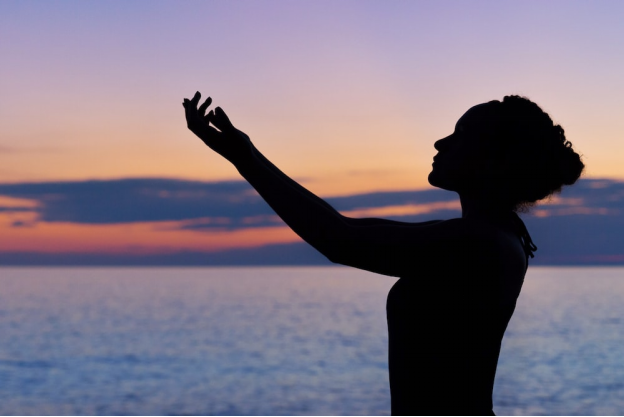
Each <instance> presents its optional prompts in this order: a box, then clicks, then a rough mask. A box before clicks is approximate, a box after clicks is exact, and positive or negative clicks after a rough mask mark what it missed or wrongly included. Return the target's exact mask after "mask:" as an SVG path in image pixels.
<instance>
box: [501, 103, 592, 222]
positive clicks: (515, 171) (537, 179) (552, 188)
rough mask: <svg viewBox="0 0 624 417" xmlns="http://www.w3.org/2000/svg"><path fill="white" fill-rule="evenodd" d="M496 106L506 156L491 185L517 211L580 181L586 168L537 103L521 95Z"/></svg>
mask: <svg viewBox="0 0 624 417" xmlns="http://www.w3.org/2000/svg"><path fill="white" fill-rule="evenodd" d="M494 103H496V104H497V106H498V110H499V119H498V124H497V132H498V134H497V135H496V136H497V137H498V140H500V141H501V142H502V143H503V146H504V148H505V149H506V151H505V152H504V155H506V156H505V157H502V159H503V160H501V163H500V164H499V167H500V168H499V169H500V171H499V172H498V173H497V177H498V179H496V180H494V181H495V184H492V185H493V186H495V187H497V188H498V189H499V190H501V193H502V197H503V198H505V199H506V200H507V201H508V203H509V204H510V205H512V206H513V209H514V210H516V211H518V210H521V211H523V210H524V209H527V208H528V207H530V206H532V205H534V204H535V202H537V201H538V200H541V199H544V198H546V197H548V196H549V195H551V194H554V193H556V192H559V191H560V190H561V187H563V186H564V185H572V184H574V183H575V182H576V181H577V180H578V179H579V178H580V176H581V174H582V172H583V169H584V168H585V165H584V164H583V162H582V161H581V157H580V155H579V154H578V153H576V152H575V151H574V149H573V148H572V143H571V142H570V141H568V140H567V139H566V137H565V132H564V130H563V128H562V127H561V126H559V125H555V124H554V123H553V121H552V119H551V118H550V116H549V115H548V114H547V113H546V112H544V111H543V110H542V109H541V108H540V107H539V106H538V105H537V104H535V103H534V102H532V101H531V100H529V99H528V98H526V97H520V96H505V97H504V99H503V101H502V102H494Z"/></svg>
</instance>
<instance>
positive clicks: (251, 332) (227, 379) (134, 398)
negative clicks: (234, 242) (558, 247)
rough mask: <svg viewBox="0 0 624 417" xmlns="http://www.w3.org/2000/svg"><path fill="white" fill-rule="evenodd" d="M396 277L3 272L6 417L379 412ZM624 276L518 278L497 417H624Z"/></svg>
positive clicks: (384, 395) (584, 272)
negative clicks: (387, 305)
mask: <svg viewBox="0 0 624 417" xmlns="http://www.w3.org/2000/svg"><path fill="white" fill-rule="evenodd" d="M394 282H395V279H393V278H389V277H384V276H379V275H375V274H371V273H368V272H362V271H358V270H355V269H348V268H342V267H316V268H295V267H263V268H0V414H2V415H16V414H18V415H33V414H36V415H49V414H53V415H85V414H87V415H119V414H124V415H126V414H129V415H169V414H173V415H182V414H201V415H214V414H217V415H241V414H242V415H388V414H389V412H390V393H389V388H388V370H387V334H386V318H385V302H386V296H387V293H388V290H389V289H390V287H391V286H392V285H393V284H394ZM623 301H624V268H606V267H605V268H559V267H550V268H547V267H536V268H529V272H528V274H527V277H526V279H525V284H524V289H523V292H522V294H521V296H520V299H519V301H518V306H517V309H516V313H515V315H514V317H513V318H512V320H511V323H510V325H509V328H508V330H507V333H506V336H505V339H504V341H503V347H502V351H501V357H500V361H499V367H498V372H497V378H496V384H495V389H494V410H495V412H496V413H497V414H502V415H526V414H531V415H622V414H624V302H623Z"/></svg>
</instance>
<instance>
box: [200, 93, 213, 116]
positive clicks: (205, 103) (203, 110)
mask: <svg viewBox="0 0 624 417" xmlns="http://www.w3.org/2000/svg"><path fill="white" fill-rule="evenodd" d="M211 103H212V98H211V97H208V98H207V99H206V101H204V104H202V105H201V106H199V109H198V110H197V111H198V113H199V115H200V116H202V117H203V116H204V114H205V113H206V110H207V109H208V106H210V104H211Z"/></svg>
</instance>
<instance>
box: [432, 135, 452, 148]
mask: <svg viewBox="0 0 624 417" xmlns="http://www.w3.org/2000/svg"><path fill="white" fill-rule="evenodd" d="M449 137H450V136H447V137H445V138H442V139H440V140H437V141H436V142H435V143H434V144H433V147H434V148H435V149H436V150H437V151H441V150H443V149H444V147H445V145H446V143H447V142H448V140H447V139H448V138H449Z"/></svg>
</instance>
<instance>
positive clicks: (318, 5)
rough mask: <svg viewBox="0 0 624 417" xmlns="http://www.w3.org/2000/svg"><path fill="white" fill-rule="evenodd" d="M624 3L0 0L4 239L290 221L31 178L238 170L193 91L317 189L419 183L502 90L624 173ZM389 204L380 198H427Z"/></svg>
mask: <svg viewBox="0 0 624 417" xmlns="http://www.w3.org/2000/svg"><path fill="white" fill-rule="evenodd" d="M622 16H624V2H620V1H582V2H581V1H570V0H566V1H548V2H544V1H516V2H499V1H472V2H466V1H455V2H453V1H445V2H439V1H392V2H380V1H375V2H373V1H319V0H314V1H236V2H225V1H154V0H150V1H101V2H95V1H93V2H85V1H10V0H3V1H2V2H0V188H1V186H2V185H5V186H6V185H8V184H11V185H13V186H14V188H6V187H5V188H4V189H0V252H2V253H9V252H37V251H45V252H85V253H86V252H88V253H109V252H114V253H135V252H136V253H159V252H171V251H176V250H182V249H189V250H199V251H214V250H217V249H228V248H236V247H250V246H258V245H261V244H269V243H283V242H292V241H295V240H296V237H295V236H294V235H293V234H292V233H291V232H290V231H288V230H286V229H285V228H284V227H283V226H281V225H268V224H263V225H261V226H250V227H247V228H245V227H240V228H236V230H232V229H231V228H227V227H225V228H218V227H217V228H213V229H211V230H210V231H207V230H203V229H202V230H197V229H194V228H188V227H186V226H187V225H188V222H189V221H192V222H197V221H200V222H201V221H204V222H207V221H208V220H206V219H208V218H213V217H214V216H213V215H212V214H211V213H206V215H205V218H204V220H201V219H202V218H201V217H198V216H195V217H192V216H191V217H188V218H185V217H184V216H178V217H176V218H173V217H175V216H173V217H172V218H169V217H166V216H165V217H163V218H150V216H149V215H147V214H146V215H145V217H141V216H138V217H133V218H132V219H125V220H119V221H117V220H111V221H106V222H98V221H90V220H84V219H82V220H81V219H78V217H72V216H73V214H72V213H73V212H71V211H68V212H67V213H66V216H65V217H64V218H60V217H59V218H55V219H50V218H46V213H47V212H46V211H45V210H46V209H45V207H44V206H45V205H46V204H52V203H50V202H51V201H53V200H54V199H55V198H56V199H57V200H58V199H66V198H69V197H67V195H65V194H58V193H57V194H55V193H54V192H51V191H45V190H43V191H41V190H39V191H37V192H34V191H32V192H31V191H29V192H30V194H29V192H26V191H23V190H22V188H19V187H20V186H23V185H24V184H26V183H37V184H44V183H45V184H49V185H50V186H51V187H53V186H56V185H59V184H61V185H62V184H65V183H66V182H67V181H69V182H71V183H72V184H73V183H76V184H78V183H79V184H83V183H84V184H88V183H86V182H85V181H87V180H102V181H103V182H106V183H107V184H108V183H111V184H117V183H116V182H114V181H115V180H120V179H133V178H134V179H150V178H161V179H178V180H184V181H199V182H210V183H219V184H221V183H222V182H223V181H226V182H224V183H223V184H228V182H227V181H230V180H237V179H238V176H237V173H236V171H235V170H234V168H233V167H231V166H230V165H229V164H228V163H226V162H225V161H223V160H221V159H220V158H219V157H218V156H216V155H215V154H213V153H212V152H211V151H210V150H209V149H207V148H205V146H204V145H203V144H202V143H201V142H200V141H199V140H198V139H197V138H195V137H194V136H193V135H192V134H191V133H190V132H188V131H187V129H186V126H185V121H184V115H183V108H182V105H181V103H182V99H183V98H184V97H191V96H192V95H193V93H194V92H195V91H197V90H199V91H201V92H202V93H203V94H204V95H211V96H212V97H213V99H214V102H215V104H216V105H219V106H221V107H223V108H224V109H225V110H226V111H227V112H228V114H229V116H230V118H231V119H232V121H233V123H234V124H235V125H236V126H237V127H239V128H240V129H241V130H243V131H245V132H246V133H248V134H249V136H250V137H251V139H252V141H253V142H254V143H255V144H256V146H257V147H258V148H259V149H260V150H261V151H262V152H263V153H264V154H265V155H266V156H267V157H268V158H269V159H271V160H272V161H273V162H274V163H275V164H276V165H277V166H279V167H280V168H282V169H283V170H284V171H285V172H286V173H287V174H289V175H291V176H292V177H293V178H295V179H297V180H300V181H302V183H303V184H304V185H306V186H307V187H309V188H310V189H311V190H312V191H313V192H315V193H317V194H319V195H321V196H326V197H327V196H333V197H339V196H346V195H352V194H367V193H371V192H376V191H401V190H418V189H425V188H427V187H428V185H427V182H426V178H427V174H428V172H429V171H430V167H431V162H432V157H433V156H434V154H435V151H434V149H433V142H434V141H435V140H437V139H439V138H441V137H444V136H446V135H448V134H449V133H451V131H452V130H453V128H454V125H455V122H456V121H457V119H458V118H459V117H460V116H461V115H462V114H463V113H464V112H465V111H466V110H467V109H468V108H470V107H471V106H473V105H475V104H478V103H482V102H485V101H489V100H493V99H502V97H503V96H504V95H507V94H519V95H524V96H527V97H529V98H531V99H532V100H534V101H536V102H537V103H538V104H540V105H541V106H542V108H544V109H545V110H546V111H547V112H549V113H550V115H551V116H552V118H553V119H554V120H555V122H557V123H560V124H561V125H562V126H563V127H564V129H565V130H566V135H567V137H568V139H569V140H570V141H572V143H573V144H574V147H575V148H576V149H577V151H578V152H579V153H581V154H582V155H583V158H584V161H585V163H586V165H587V171H586V178H590V179H591V178H611V179H615V180H624V166H623V164H622V162H621V157H622V155H624V141H623V140H622V137H623V136H624V117H623V116H622V113H623V112H624V78H623V77H622V74H624V54H623V53H622V51H624V25H622V24H621V21H622ZM111 181H113V182H111ZM55 184H56V185H55ZM31 185H32V184H31ZM15 187H17V188H15ZM42 187H43V185H42ZM2 190H5V191H2ZM7 190H8V191H7ZM68 192H69V191H68ZM72 192H74V191H72ZM159 192H163V190H160V191H159ZM33 193H34V194H33ZM37 193H39V194H37ZM55 195H56V197H55ZM72 195H73V194H72ZM115 195H116V194H102V196H103V197H102V198H104V196H109V197H108V198H112V199H113V203H114V199H115V198H116V197H114V196H115ZM159 195H161V194H159ZM185 195H186V194H185ZM110 196H113V197H110ZM161 196H162V195H161ZM85 198H86V197H85ZM89 198H91V200H90V201H97V199H98V195H91V196H90V197H89ZM163 198H164V197H163ZM184 198H186V197H184ZM206 198H209V196H208V197H206ZM54 201H56V200H54ZM80 201H82V200H80ZM85 201H86V200H85ZM109 203H110V202H109ZM113 203H111V204H110V207H111V208H110V210H112V211H114V210H115V207H116V206H115V204H113ZM107 204H108V203H107ZM405 204H407V203H405ZM405 204H404V206H405ZM441 204H442V206H440V207H442V208H447V209H448V207H449V206H448V204H451V205H452V204H455V203H452V202H446V203H441ZM445 204H447V206H445ZM408 206H409V204H408ZM412 206H414V205H413V204H412ZM367 207H368V206H367ZM388 207H390V208H387V209H383V208H379V207H377V208H376V210H377V212H376V213H377V214H378V215H384V213H386V214H388V213H390V214H389V215H392V214H397V213H401V212H403V213H404V212H405V210H407V211H408V212H409V211H410V210H412V214H413V213H414V212H419V210H420V211H422V210H423V208H422V207H420V208H418V207H416V208H414V207H412V208H411V209H410V208H409V207H408V208H405V207H402V206H397V205H394V206H388ZM436 207H437V206H436ZM364 208H366V207H364ZM364 208H363V207H359V206H354V207H350V210H352V213H354V214H358V212H357V210H356V209H364ZM366 209H367V210H368V209H370V207H369V208H366ZM146 210H147V211H149V209H146ZM353 210H355V211H353ZM380 210H381V211H380ZM384 210H386V211H385V212H384ZM424 210H429V208H425V209H424ZM362 213H363V212H362V211H361V210H360V212H359V214H362ZM369 213H370V211H369ZM373 214H374V213H373ZM262 215H263V216H270V213H265V214H262ZM224 216H225V217H224ZM226 217H227V216H226V215H223V216H221V217H220V218H221V219H225V218H226ZM198 219H200V220H198ZM228 219H229V218H227V219H226V220H223V222H226V223H227V222H229V221H231V219H230V220H228ZM245 219H248V220H244V221H243V220H241V221H243V223H244V222H247V223H244V224H247V225H249V224H251V223H249V222H252V223H253V221H254V220H253V219H252V218H251V217H249V218H247V217H246V218H245ZM249 219H251V220H249ZM213 220H214V219H213ZM213 220H211V221H213ZM184 222H187V223H184ZM224 224H225V223H224Z"/></svg>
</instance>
